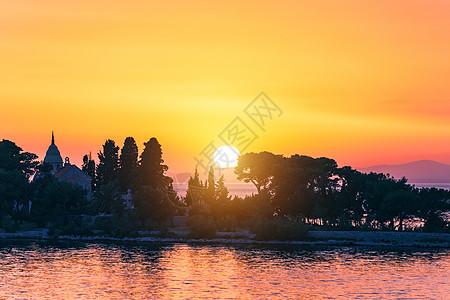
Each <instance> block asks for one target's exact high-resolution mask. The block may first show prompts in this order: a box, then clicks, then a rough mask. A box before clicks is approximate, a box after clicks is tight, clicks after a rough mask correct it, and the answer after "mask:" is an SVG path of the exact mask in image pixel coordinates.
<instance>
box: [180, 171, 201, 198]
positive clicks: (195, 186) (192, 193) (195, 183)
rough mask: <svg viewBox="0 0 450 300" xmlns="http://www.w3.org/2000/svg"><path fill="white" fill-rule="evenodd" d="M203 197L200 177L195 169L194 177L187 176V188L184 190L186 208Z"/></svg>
mask: <svg viewBox="0 0 450 300" xmlns="http://www.w3.org/2000/svg"><path fill="white" fill-rule="evenodd" d="M202 196H203V184H202V182H201V181H200V175H199V174H198V170H197V168H195V172H194V176H189V180H188V188H187V190H186V197H185V198H184V202H186V204H187V205H188V206H191V205H192V204H194V203H196V202H199V201H200V200H201V199H202Z"/></svg>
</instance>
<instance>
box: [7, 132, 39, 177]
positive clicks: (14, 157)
mask: <svg viewBox="0 0 450 300" xmlns="http://www.w3.org/2000/svg"><path fill="white" fill-rule="evenodd" d="M37 158H38V157H37V155H36V154H34V153H30V152H23V150H22V148H20V147H19V146H17V145H16V144H15V143H14V142H11V141H9V140H2V141H1V142H0V169H4V170H6V171H13V170H19V171H21V172H23V173H24V174H25V176H26V177H27V179H29V178H30V177H31V176H32V175H33V174H34V173H35V171H36V170H35V168H36V166H37V165H38V164H39V162H38V161H37Z"/></svg>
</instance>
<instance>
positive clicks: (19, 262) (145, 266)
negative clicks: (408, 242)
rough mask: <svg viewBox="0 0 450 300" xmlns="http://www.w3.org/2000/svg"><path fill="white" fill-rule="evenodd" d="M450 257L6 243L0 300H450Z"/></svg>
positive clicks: (442, 253) (0, 248) (0, 258)
mask: <svg viewBox="0 0 450 300" xmlns="http://www.w3.org/2000/svg"><path fill="white" fill-rule="evenodd" d="M449 270H450V250H432V251H431V250H424V249H415V250H414V249H409V250H407V251H401V250H394V249H369V248H357V247H355V248H311V247H308V248H305V247H299V246H289V247H286V246H282V247H281V246H278V247H264V246H216V245H192V244H191V245H187V244H174V245H169V244H166V245H161V244H158V245H146V246H145V245H136V244H134V245H125V244H122V245H117V244H115V245H113V244H84V243H74V242H67V243H65V242H64V243H58V244H55V243H48V242H31V241H30V242H18V241H9V242H8V241H0V299H3V298H6V299H9V298H24V299H42V298H52V299H54V298H57V299H71V298H72V299H73V298H89V299H92V298H105V299H119V298H127V299H143V298H241V299H242V298H244V299H245V298H256V299H264V298H281V297H288V298H327V297H329V298H346V299H348V298H364V299H368V298H371V299H380V298H384V299H386V298H408V299H423V298H428V299H430V298H432V299H449V298H448V297H449V295H450V287H449V286H450V276H449Z"/></svg>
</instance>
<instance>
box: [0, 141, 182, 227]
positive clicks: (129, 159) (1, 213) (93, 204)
mask: <svg viewBox="0 0 450 300" xmlns="http://www.w3.org/2000/svg"><path fill="white" fill-rule="evenodd" d="M37 159H38V157H37V156H36V155H35V154H33V153H29V152H24V151H23V150H22V149H21V148H20V147H19V146H17V145H16V144H15V143H14V142H12V141H9V140H3V141H1V142H0V224H1V225H2V227H3V228H4V229H6V230H11V231H13V230H17V229H18V228H19V225H20V224H22V223H23V222H33V223H36V224H37V226H39V227H45V226H50V227H55V228H57V229H58V230H59V231H61V232H62V233H71V232H75V231H78V232H80V231H83V232H84V233H85V234H89V232H91V231H92V230H95V228H96V227H101V229H105V227H108V228H107V230H106V231H108V232H110V233H113V232H112V231H114V230H119V231H121V235H128V234H130V235H132V234H135V232H137V230H139V229H148V228H150V227H151V226H153V225H154V223H155V222H156V223H159V224H161V223H162V222H164V221H166V220H167V219H168V218H169V217H170V216H173V215H176V214H184V211H183V208H184V207H183V204H182V203H181V202H180V199H179V198H178V196H177V194H176V192H175V191H174V190H173V186H172V179H171V178H170V177H168V176H165V175H164V173H165V171H167V169H168V167H167V166H166V165H164V164H163V163H164V161H163V159H162V150H161V145H160V144H159V143H158V141H157V139H156V138H151V139H150V140H149V141H148V142H146V143H144V149H143V151H142V153H141V155H140V156H138V147H137V145H136V142H135V140H134V139H133V138H132V137H128V138H126V139H125V142H124V145H123V147H122V149H119V147H118V146H116V145H115V142H114V141H113V140H107V141H106V142H105V144H104V145H103V146H102V151H100V152H99V153H98V164H96V163H95V161H94V160H93V159H92V158H91V157H90V156H87V155H86V156H85V157H84V158H83V166H82V170H83V171H84V172H86V173H87V174H88V175H89V176H91V178H92V191H93V195H92V197H88V195H87V191H86V190H84V189H82V188H81V187H80V186H78V185H76V184H75V185H74V184H69V183H65V182H61V181H59V180H57V179H56V178H55V177H54V176H53V174H52V170H53V168H52V166H51V165H49V164H47V163H44V162H42V161H41V162H39V161H38V160H37ZM129 191H130V192H131V193H132V194H131V195H132V196H131V199H129V198H127V197H124V195H126V194H127V192H129ZM127 200H128V201H127ZM83 215H87V216H89V215H90V216H95V215H108V216H112V218H103V219H102V218H99V222H98V223H99V224H92V222H86V221H83V218H77V217H76V216H83ZM6 216H8V218H5V217H6ZM87 219H89V218H87ZM91 219H92V218H91ZM9 220H12V222H9ZM102 220H103V221H102ZM102 222H103V223H102ZM89 223H91V224H89ZM100 223H102V224H100ZM105 223H106V224H105ZM67 228H69V229H70V230H66V232H64V230H65V229H67Z"/></svg>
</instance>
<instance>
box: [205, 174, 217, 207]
mask: <svg viewBox="0 0 450 300" xmlns="http://www.w3.org/2000/svg"><path fill="white" fill-rule="evenodd" d="M203 200H204V201H205V202H206V203H207V204H208V205H210V206H212V205H215V202H216V187H215V182H214V167H213V166H211V167H210V168H209V173H208V179H207V180H206V182H205V188H204V191H203Z"/></svg>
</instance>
